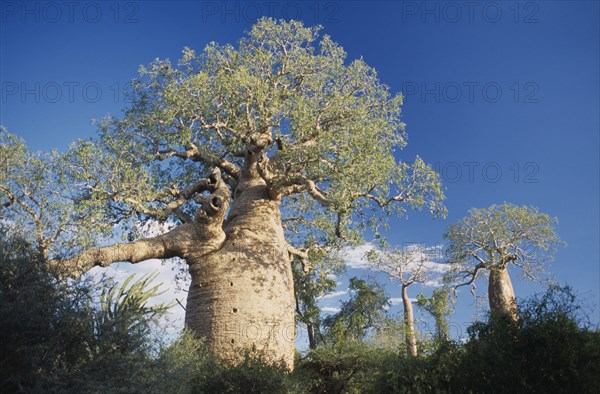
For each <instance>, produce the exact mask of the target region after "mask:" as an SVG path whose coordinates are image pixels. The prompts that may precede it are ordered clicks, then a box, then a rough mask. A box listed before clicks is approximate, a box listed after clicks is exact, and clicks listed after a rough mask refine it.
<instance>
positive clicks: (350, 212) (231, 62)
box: [0, 18, 445, 243]
mask: <svg viewBox="0 0 600 394" xmlns="http://www.w3.org/2000/svg"><path fill="white" fill-rule="evenodd" d="M319 31H320V28H319V27H305V26H303V25H302V23H301V22H297V21H290V22H286V21H275V20H273V19H268V18H267V19H261V20H259V21H258V22H257V23H256V24H255V25H254V26H253V27H252V29H251V30H250V31H249V32H248V33H246V35H245V36H244V37H243V38H242V39H241V40H240V41H239V42H238V44H237V45H236V46H233V45H230V44H224V45H220V44H216V43H211V44H209V45H207V46H206V47H205V48H204V51H202V52H201V53H198V54H197V53H196V52H195V51H194V50H192V49H189V48H185V49H184V51H183V55H182V57H181V59H180V60H179V62H178V63H177V64H175V65H174V64H172V63H171V62H170V61H169V60H168V59H167V60H160V59H157V60H155V61H154V62H152V63H151V64H150V65H148V66H145V67H141V68H140V77H139V78H136V79H134V80H133V81H132V84H131V87H132V88H131V91H130V92H129V93H130V97H129V99H130V102H131V104H130V106H129V107H128V108H127V109H126V110H125V111H124V114H123V117H122V118H121V119H116V118H112V117H106V118H104V119H102V120H100V121H98V122H97V124H98V127H99V138H97V139H96V140H92V141H77V142H75V143H74V144H73V145H72V146H71V148H70V150H69V152H67V153H66V154H64V155H60V157H58V158H57V159H56V160H57V168H59V169H60V171H59V173H60V180H61V182H62V184H63V185H69V187H68V188H64V187H63V190H68V192H65V197H68V198H70V199H71V200H72V201H75V202H76V204H75V205H77V206H79V205H81V206H82V207H84V208H86V209H88V211H86V212H85V214H84V215H74V216H72V217H68V218H65V217H60V220H58V221H57V222H59V223H64V222H70V223H79V222H82V221H84V220H85V218H86V217H93V218H94V220H95V221H96V223H104V224H108V225H109V226H111V225H112V224H115V223H121V222H127V221H128V220H136V219H142V220H145V219H148V218H155V219H158V220H160V221H166V220H169V221H175V222H185V221H188V220H191V218H192V217H193V215H192V213H193V212H194V210H195V209H196V208H197V203H196V202H195V201H194V196H195V195H196V194H197V193H199V192H201V190H200V189H199V185H198V180H199V179H200V178H201V177H202V175H203V174H206V173H207V172H208V171H209V168H210V167H219V168H220V169H221V171H222V173H223V174H224V176H225V179H226V180H227V182H228V184H229V185H230V186H231V188H232V189H235V187H236V185H237V184H238V182H239V181H240V180H241V177H242V175H241V171H242V169H243V168H250V167H252V168H254V169H256V170H257V171H258V173H259V174H260V176H261V177H262V178H263V179H264V180H265V182H266V184H267V185H268V188H269V194H270V196H271V198H273V199H275V200H281V201H282V203H283V205H282V212H284V215H285V216H286V217H285V218H284V220H285V221H286V226H287V229H288V230H290V234H292V233H293V232H294V231H295V232H300V233H302V234H304V235H303V236H302V238H299V239H305V238H306V234H307V233H310V234H312V238H311V242H315V243H323V242H328V241H332V240H334V239H339V238H342V239H346V240H350V241H352V240H357V239H358V238H359V237H360V233H361V232H362V230H363V229H365V228H366V226H368V225H371V226H372V227H373V228H375V229H377V227H378V226H379V225H381V224H382V223H383V221H382V220H381V219H382V218H385V217H387V216H389V215H392V214H404V213H405V210H406V208H407V207H410V208H414V209H421V208H423V207H427V208H428V209H429V210H430V211H431V212H433V213H436V214H445V208H444V206H443V205H442V200H443V198H444V196H443V193H442V190H441V186H440V183H439V180H438V177H437V174H436V173H435V172H434V171H433V170H432V169H431V168H430V167H429V166H428V165H427V164H425V163H424V162H423V160H421V159H420V158H418V157H417V158H416V159H415V160H414V161H413V162H412V163H411V164H409V163H406V162H401V161H399V160H398V158H397V157H396V153H397V151H399V150H400V149H402V148H403V147H404V146H405V145H406V134H405V130H404V128H405V127H404V126H405V125H404V123H403V122H402V121H401V118H400V106H401V104H402V95H401V94H397V95H394V94H392V93H391V92H390V89H389V87H388V86H386V85H384V84H383V83H381V82H380V81H379V79H378V77H377V73H376V71H375V70H374V69H373V68H372V67H370V66H368V65H367V64H366V63H365V62H364V61H363V60H362V59H356V60H353V61H347V59H346V57H347V55H346V53H345V51H344V50H343V48H342V47H341V46H339V45H338V44H337V43H335V42H334V41H332V40H331V38H330V37H329V36H327V35H323V36H320V34H319ZM5 134H6V133H5ZM3 138H5V137H3ZM2 143H3V144H4V143H5V142H4V141H3V142H2ZM10 143H11V144H13V145H14V142H10ZM19 146H24V145H22V144H21V145H19ZM22 155H27V152H26V150H25V151H24V152H23V153H22ZM17 161H18V159H17ZM27 166H28V167H27V168H29V167H31V166H33V163H27ZM245 166H246V167H245ZM8 167H10V165H9V166H8ZM2 171H5V169H3V170H2ZM15 171H16V172H18V173H19V174H23V173H24V172H23V171H26V170H25V169H21V167H18V168H16V169H15V170H14V171H13V170H9V171H8V172H7V173H5V174H2V176H3V184H4V183H5V181H4V179H5V178H10V179H13V178H14V176H20V175H14V174H13V173H14V172H15ZM15 188H16V189H15ZM15 188H13V187H11V185H7V186H6V189H10V190H12V191H13V194H15V193H16V195H17V196H18V195H20V194H19V192H18V189H19V186H18V185H15ZM46 189H47V188H46ZM2 193H3V194H2V195H0V198H1V199H2V201H1V203H2V204H4V203H5V202H8V200H9V199H10V198H11V197H10V195H7V194H6V192H5V191H4V190H3V191H2ZM42 194H43V192H42ZM232 195H234V194H233V193H232ZM234 196H235V195H234ZM11 208H14V209H15V210H21V211H22V210H24V209H25V208H24V207H21V206H19V205H18V204H12V205H11ZM298 218H301V220H297V219H298Z"/></svg>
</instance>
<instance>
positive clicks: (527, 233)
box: [444, 203, 562, 284]
mask: <svg viewBox="0 0 600 394" xmlns="http://www.w3.org/2000/svg"><path fill="white" fill-rule="evenodd" d="M556 222H557V220H556V219H555V218H551V217H550V216H548V215H547V214H544V213H540V212H539V211H538V209H537V208H535V207H530V206H521V207H519V206H516V205H513V204H509V203H504V204H502V205H492V206H491V207H489V208H485V209H472V210H470V211H469V216H468V217H466V218H464V219H462V220H460V221H459V222H457V223H455V224H453V225H451V226H450V227H449V229H448V231H447V232H446V234H444V237H445V238H446V239H447V240H448V241H449V244H448V248H447V250H446V253H447V255H448V259H449V262H450V263H451V264H452V266H453V271H452V273H451V275H450V276H453V277H454V279H456V278H469V281H468V282H467V283H468V284H472V283H473V280H474V279H475V278H476V277H477V275H478V274H479V273H480V272H481V271H486V270H490V269H504V268H506V267H507V266H508V265H509V264H512V265H514V266H516V267H518V268H520V269H521V270H522V272H523V273H524V274H525V275H526V276H527V277H528V278H529V279H537V277H536V276H537V275H538V274H540V273H542V272H543V270H544V265H545V264H546V263H548V262H550V261H551V259H552V255H553V253H554V252H555V249H556V246H558V245H561V244H562V241H561V240H560V238H559V237H558V235H557V234H556V232H555V230H554V225H555V224H556Z"/></svg>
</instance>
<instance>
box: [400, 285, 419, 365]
mask: <svg viewBox="0 0 600 394" xmlns="http://www.w3.org/2000/svg"><path fill="white" fill-rule="evenodd" d="M407 287H408V286H405V285H402V304H403V306H404V325H405V327H406V335H405V338H406V347H407V349H408V354H409V355H410V356H412V357H417V354H418V351H417V337H416V334H415V319H414V314H413V307H412V302H411V301H410V298H409V297H408V291H407V289H406V288H407Z"/></svg>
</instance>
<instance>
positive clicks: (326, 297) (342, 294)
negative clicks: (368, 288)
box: [317, 289, 348, 300]
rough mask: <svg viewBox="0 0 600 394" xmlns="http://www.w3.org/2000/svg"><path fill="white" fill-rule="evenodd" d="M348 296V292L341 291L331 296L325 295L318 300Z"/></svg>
mask: <svg viewBox="0 0 600 394" xmlns="http://www.w3.org/2000/svg"><path fill="white" fill-rule="evenodd" d="M346 294H348V290H347V289H346V290H339V291H334V292H333V293H329V294H325V295H324V296H321V297H319V298H317V299H318V300H327V299H330V298H337V297H341V296H344V295H346Z"/></svg>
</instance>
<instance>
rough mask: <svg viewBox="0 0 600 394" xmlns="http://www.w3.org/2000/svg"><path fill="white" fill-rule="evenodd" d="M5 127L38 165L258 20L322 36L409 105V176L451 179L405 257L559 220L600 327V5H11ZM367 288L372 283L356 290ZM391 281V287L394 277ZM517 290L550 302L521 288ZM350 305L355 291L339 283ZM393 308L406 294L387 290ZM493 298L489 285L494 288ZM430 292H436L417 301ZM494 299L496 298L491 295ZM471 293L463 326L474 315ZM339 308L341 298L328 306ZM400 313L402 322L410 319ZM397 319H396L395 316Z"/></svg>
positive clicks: (3, 42)
mask: <svg viewBox="0 0 600 394" xmlns="http://www.w3.org/2000/svg"><path fill="white" fill-rule="evenodd" d="M0 6H1V9H0V10H1V25H0V34H1V38H0V46H1V48H0V80H1V81H0V82H1V88H2V95H1V97H0V105H1V109H0V124H3V125H4V126H6V127H7V128H8V130H9V132H12V133H15V134H18V135H20V136H22V137H24V138H25V139H26V141H27V143H28V145H29V147H30V148H31V149H32V150H50V149H53V148H56V149H58V150H64V149H66V147H67V146H68V144H69V143H70V142H71V141H73V140H74V139H77V138H88V137H91V136H93V135H94V132H95V130H94V128H93V126H92V125H91V124H90V120H91V119H93V118H101V117H102V116H104V115H105V114H107V113H112V114H117V115H118V114H119V113H120V111H121V109H122V108H123V107H125V106H126V104H127V103H125V102H124V97H123V94H122V89H124V88H125V87H126V83H127V81H129V80H130V79H131V78H132V77H134V76H135V75H136V73H137V69H138V67H139V65H141V64H147V63H149V62H150V61H152V60H153V59H154V58H156V57H160V58H170V59H172V60H176V59H178V58H179V55H180V53H181V50H182V48H183V47H184V46H189V47H192V48H195V49H197V50H200V49H202V48H203V47H204V45H206V44H207V43H208V42H210V41H217V42H221V43H223V42H230V43H234V42H235V41H236V40H237V39H238V38H239V37H241V36H242V34H243V32H244V31H245V30H247V29H249V27H250V26H251V25H252V23H253V22H254V21H255V20H256V17H257V16H271V17H275V18H287V19H289V18H296V19H301V20H303V21H304V22H305V24H307V25H315V24H321V25H323V26H324V32H325V33H327V34H329V35H331V36H332V38H333V39H334V40H335V41H337V42H339V43H340V44H341V45H342V46H343V47H344V48H345V50H346V51H347V52H348V54H349V58H350V59H353V58H357V57H361V56H362V57H363V58H364V59H365V61H366V62H367V63H368V64H370V65H371V66H373V67H375V68H376V69H377V70H378V72H379V76H380V79H381V80H382V81H384V82H385V83H386V84H388V85H389V86H390V87H391V89H392V90H393V91H402V92H404V94H405V98H406V99H405V105H404V109H403V114H404V115H403V116H404V121H405V122H406V123H407V132H408V135H409V143H408V147H407V148H406V149H405V150H404V151H403V152H402V153H401V154H400V157H401V158H402V159H403V160H406V161H410V160H412V159H413V158H414V157H415V156H416V155H420V156H421V157H423V158H424V159H425V160H426V161H428V162H429V163H432V164H433V165H434V166H436V168H437V169H438V170H439V171H440V172H441V174H442V178H443V180H444V185H445V191H446V195H447V208H448V212H449V214H448V217H447V218H446V219H437V220H433V219H432V218H431V217H430V216H429V215H428V214H425V213H411V214H409V216H408V218H402V219H398V220H395V221H394V222H393V223H392V228H391V231H390V233H389V238H390V240H391V242H392V243H393V244H397V245H403V244H407V243H425V244H427V245H435V244H441V243H442V242H443V240H442V234H443V233H444V231H445V229H446V227H447V225H448V224H450V223H452V222H455V221H456V220H458V219H460V218H462V217H464V216H465V215H466V214H467V211H468V209H470V208H472V207H487V206H489V205H491V204H494V203H502V202H504V201H508V202H512V203H515V204H529V205H535V206H537V207H539V208H540V210H541V211H543V212H546V213H548V214H550V215H551V216H555V217H558V218H559V225H558V227H557V231H558V233H559V234H560V236H561V237H562V238H563V239H564V240H565V241H566V242H567V243H568V247H566V248H562V249H561V250H560V251H559V253H558V254H557V255H556V259H555V262H554V263H553V264H552V265H551V266H550V267H549V272H550V273H552V274H553V275H554V277H555V279H556V280H557V281H559V282H561V283H565V282H566V283H568V284H570V285H572V286H573V287H574V288H575V289H576V290H577V291H578V292H579V293H580V294H582V295H583V296H584V297H586V298H587V300H588V304H589V305H591V308H592V316H591V318H592V321H593V322H595V323H597V322H598V321H599V320H600V317H599V309H598V304H599V303H600V302H599V295H600V290H599V286H600V263H599V260H600V251H599V238H600V231H599V222H600V218H599V179H600V174H599V167H600V163H599V150H600V149H599V148H600V143H599V134H600V113H599V111H600V110H599V108H600V105H599V104H600V103H599V98H600V93H599V71H600V64H599V51H600V43H599V37H600V32H599V26H600V19H599V12H600V11H599V3H598V2H595V1H532V2H518V3H517V2H512V1H510V2H504V1H497V2H486V1H479V2H437V1H429V2H421V1H397V2H392V1H388V2H377V1H369V2H366V1H349V2H333V1H320V2H316V1H303V2H300V1H297V2H279V1H269V2H260V1H259V2H221V1H205V2H184V1H180V2H177V1H169V2H166V1H144V2H138V1H120V2H113V1H74V2H71V3H69V2H66V3H65V2H42V1H27V2H21V1H2V2H1V3H0ZM355 274H361V275H364V274H367V272H365V271H364V270H356V271H355V270H354V269H351V270H350V271H349V275H355ZM380 279H381V278H380ZM514 281H515V290H516V292H517V295H519V296H527V295H529V294H531V293H532V292H534V291H537V290H539V289H540V287H539V286H538V285H536V284H530V283H527V282H521V281H519V280H518V278H517V275H514ZM340 282H341V284H340V287H339V289H338V290H339V291H343V290H345V288H346V283H347V282H346V279H344V278H340ZM388 288H389V292H390V295H391V296H393V297H398V296H399V295H398V294H399V290H398V289H397V288H395V287H394V286H392V285H390V286H388ZM479 289H480V294H482V295H483V294H485V291H484V289H485V284H484V283H481V284H480V285H479ZM422 290H423V291H426V292H427V291H431V288H425V289H418V288H415V289H414V296H416V293H418V292H419V291H422ZM482 290H483V291H482ZM472 304H473V299H472V298H470V296H469V295H468V292H467V291H463V293H462V294H461V296H460V298H459V304H458V306H457V313H456V315H455V319H456V321H457V322H466V321H468V320H470V318H471V316H472V315H473V307H472ZM324 305H326V306H328V307H335V306H339V301H338V300H337V299H328V300H327V301H326V302H325V301H324ZM396 308H397V307H396ZM393 310H394V311H395V310H397V309H393Z"/></svg>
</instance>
